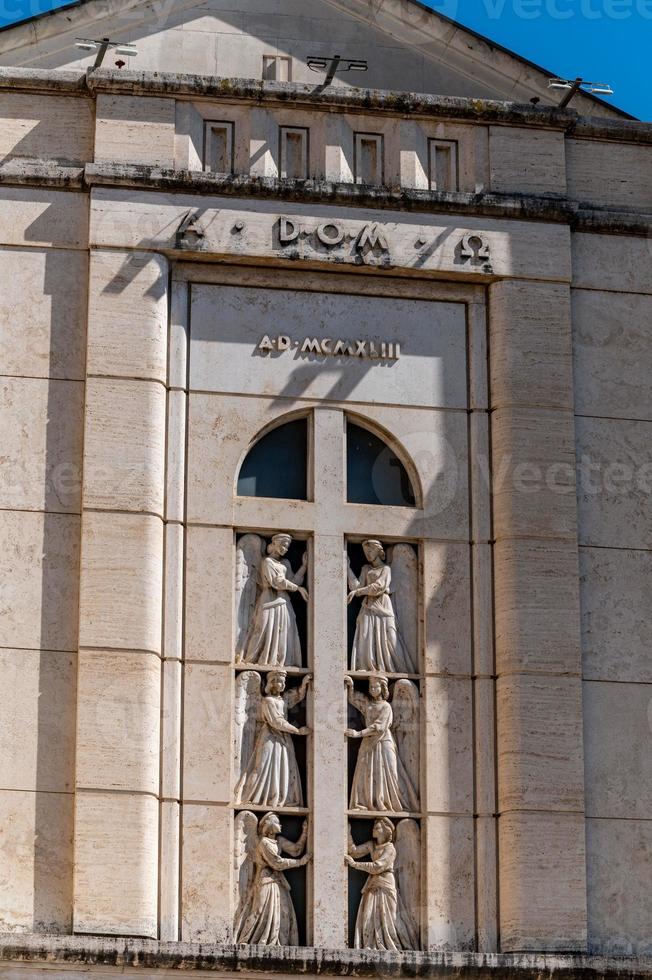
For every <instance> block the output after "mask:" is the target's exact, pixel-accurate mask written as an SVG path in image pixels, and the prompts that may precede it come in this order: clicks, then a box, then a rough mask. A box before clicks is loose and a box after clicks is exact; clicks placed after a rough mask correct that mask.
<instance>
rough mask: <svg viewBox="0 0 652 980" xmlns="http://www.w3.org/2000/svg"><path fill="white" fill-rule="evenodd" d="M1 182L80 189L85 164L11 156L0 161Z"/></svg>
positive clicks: (16, 184)
mask: <svg viewBox="0 0 652 980" xmlns="http://www.w3.org/2000/svg"><path fill="white" fill-rule="evenodd" d="M0 183H1V184H13V185H15V186H22V185H26V186H29V187H33V186H38V187H42V186H46V187H70V188H73V189H80V188H81V187H82V186H83V183H84V165H83V164H78V165H75V164H72V163H59V162H58V161H57V160H33V159H27V158H24V157H23V158H21V157H10V158H9V159H6V160H3V161H2V162H1V163H0Z"/></svg>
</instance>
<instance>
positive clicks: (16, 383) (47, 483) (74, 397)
mask: <svg viewBox="0 0 652 980" xmlns="http://www.w3.org/2000/svg"><path fill="white" fill-rule="evenodd" d="M83 411H84V385H83V384H82V382H80V381H49V380H42V379H40V378H39V379H37V378H0V417H1V418H2V421H3V437H2V441H3V448H2V457H0V507H2V508H3V509H7V510H14V509H15V510H46V511H56V512H59V513H79V510H80V504H81V452H82V440H83Z"/></svg>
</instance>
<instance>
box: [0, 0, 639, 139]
mask: <svg viewBox="0 0 652 980" xmlns="http://www.w3.org/2000/svg"><path fill="white" fill-rule="evenodd" d="M92 2H94V0H71V2H70V3H66V4H64V5H63V6H61V7H57V8H55V9H54V10H47V11H44V12H43V13H41V14H34V15H32V16H31V17H26V18H25V19H24V20H20V21H16V22H15V23H13V24H5V25H3V26H0V34H2V33H5V32H7V31H11V30H13V29H15V28H20V27H25V26H29V25H30V24H33V23H35V22H36V21H42V20H44V19H45V18H59V19H62V20H64V19H65V17H66V13H67V12H68V11H70V10H74V9H78V8H80V7H84V6H88V5H89V4H90V3H92ZM409 2H410V3H411V4H412V5H413V6H414V7H417V8H418V9H420V10H422V11H424V12H425V13H426V14H427V15H429V16H430V17H432V18H438V19H439V20H441V21H443V22H444V23H446V24H449V25H450V26H452V27H454V28H455V29H456V30H460V31H464V32H466V33H467V34H468V35H469V36H470V37H473V38H476V39H477V40H479V41H481V42H482V43H483V44H487V45H488V46H489V47H491V48H494V49H495V50H496V51H500V52H501V53H502V54H505V55H507V56H509V57H511V58H515V59H516V60H517V61H519V62H520V63H521V64H523V65H526V66H527V67H528V68H530V69H532V70H534V71H536V72H538V73H539V74H540V75H542V76H544V77H547V78H550V77H552V74H554V73H551V72H550V70H549V69H547V68H544V67H543V66H542V65H539V64H537V63H536V62H534V61H531V60H530V59H529V58H526V57H524V56H523V55H521V54H519V53H518V52H517V51H514V50H512V49H511V48H507V47H505V46H504V45H503V44H500V43H499V42H498V41H495V40H493V38H490V37H488V36H487V35H485V34H481V33H480V32H479V31H476V30H474V29H473V28H472V27H468V26H467V25H466V24H463V23H462V22H461V21H458V20H454V19H453V18H452V17H448V16H447V15H446V14H444V13H441V11H439V10H434V9H433V8H432V7H429V6H428V5H427V4H425V3H424V2H422V0H409ZM64 29H65V28H64ZM582 96H583V98H586V99H589V100H590V101H591V102H594V103H595V104H596V106H600V108H606V109H608V110H610V111H611V112H614V113H616V114H618V115H619V116H622V118H623V119H629V120H632V121H638V119H637V117H636V116H633V115H632V114H631V113H629V112H627V111H626V110H625V109H621V108H620V107H619V106H617V105H614V104H612V103H610V102H607V101H606V100H605V99H601V98H599V97H598V96H596V95H593V94H591V93H590V92H584V91H583V92H582Z"/></svg>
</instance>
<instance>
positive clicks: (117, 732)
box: [76, 650, 161, 795]
mask: <svg viewBox="0 0 652 980" xmlns="http://www.w3.org/2000/svg"><path fill="white" fill-rule="evenodd" d="M78 669H79V675H78V685H77V692H78V693H77V753H76V759H77V768H76V785H77V787H78V788H81V789H106V790H109V789H110V790H114V789H116V790H121V791H123V792H134V793H137V792H141V793H153V794H155V795H156V794H158V789H159V745H160V714H161V661H160V658H159V657H157V656H156V654H154V653H129V652H127V651H118V652H111V651H108V650H101V651H100V650H80V652H79V668H78Z"/></svg>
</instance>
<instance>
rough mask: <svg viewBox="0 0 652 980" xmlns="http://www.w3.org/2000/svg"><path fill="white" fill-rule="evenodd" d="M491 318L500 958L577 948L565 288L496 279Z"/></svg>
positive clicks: (575, 666)
mask: <svg viewBox="0 0 652 980" xmlns="http://www.w3.org/2000/svg"><path fill="white" fill-rule="evenodd" d="M490 313H491V323H490V351H491V358H490V370H491V409H492V415H491V434H492V455H493V486H494V538H495V555H494V571H495V617H496V674H497V759H498V812H499V835H498V836H499V869H500V934H501V948H502V949H503V950H504V951H510V952H513V951H519V950H546V951H552V950H561V949H564V950H571V949H572V950H583V949H584V948H585V947H586V881H585V877H586V876H585V849H584V785H583V753H582V697H581V681H580V672H581V651H580V618H579V595H578V588H579V584H578V564H577V526H576V501H575V450H574V423H573V380H572V350H571V321H570V297H569V289H568V288H567V287H566V286H565V285H547V284H542V283H535V282H513V281H505V282H500V283H497V284H496V285H494V286H492V287H491V290H490Z"/></svg>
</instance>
